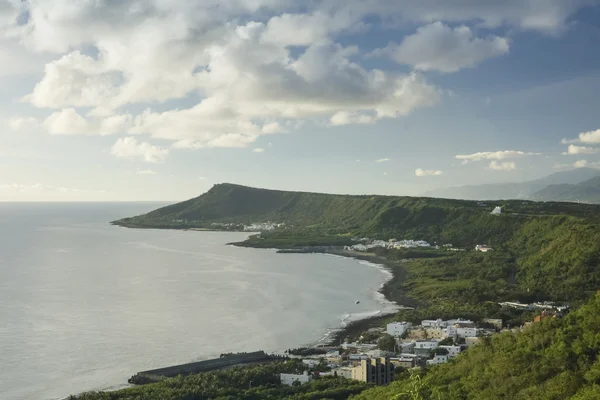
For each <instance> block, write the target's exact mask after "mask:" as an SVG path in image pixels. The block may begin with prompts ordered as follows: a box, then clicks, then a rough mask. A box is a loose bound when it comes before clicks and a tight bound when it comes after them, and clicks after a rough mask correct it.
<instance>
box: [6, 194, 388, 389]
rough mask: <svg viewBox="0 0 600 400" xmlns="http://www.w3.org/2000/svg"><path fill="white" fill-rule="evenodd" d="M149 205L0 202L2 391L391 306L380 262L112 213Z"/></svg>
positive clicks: (317, 327)
mask: <svg viewBox="0 0 600 400" xmlns="http://www.w3.org/2000/svg"><path fill="white" fill-rule="evenodd" d="M156 207H157V204H148V203H121V204H117V203H112V204H107V203H104V204H90V203H87V204H86V203H75V204H64V203H63V204H35V203H29V204H15V203H4V204H3V203H0V399H41V400H43V399H57V398H62V397H64V396H67V395H69V394H75V393H79V392H81V391H86V390H100V389H110V388H116V387H121V386H123V385H126V383H127V379H128V378H129V377H130V376H131V375H133V374H134V373H135V372H137V371H140V370H145V369H150V368H155V367H162V366H167V365H172V364H177V363H184V362H189V361H194V360H201V359H206V358H210V357H215V356H218V355H219V354H220V353H222V352H229V351H233V352H235V351H255V350H260V349H263V350H266V351H281V350H284V349H287V348H290V347H297V346H300V345H303V344H309V343H313V342H316V341H318V340H320V339H322V338H323V336H324V335H325V334H327V332H328V329H331V328H337V327H339V326H341V324H342V323H343V321H347V320H349V319H356V318H361V317H364V316H367V315H371V314H373V313H376V312H377V311H379V310H381V311H386V310H389V309H390V307H391V306H390V304H389V303H386V302H385V301H384V300H383V299H382V298H381V296H380V295H378V294H377V293H376V291H377V290H378V289H379V288H380V286H381V285H382V284H383V283H384V282H385V280H386V279H387V278H388V275H387V273H386V272H384V271H381V270H379V269H377V268H376V267H375V266H372V265H369V264H367V263H359V262H357V261H354V260H350V259H344V258H339V257H333V256H327V255H303V254H302V255H294V254H276V253H275V252H274V251H272V250H256V249H244V248H235V247H232V246H226V245H225V244H226V243H228V242H231V241H238V240H241V239H243V238H244V237H245V236H246V235H245V234H243V233H217V232H183V231H166V230H135V229H125V228H119V227H113V226H111V225H109V224H108V223H107V222H108V221H111V220H114V219H116V218H119V217H123V216H130V215H134V214H140V213H143V212H146V211H149V210H151V209H153V208H156ZM356 300H360V304H355V301H356Z"/></svg>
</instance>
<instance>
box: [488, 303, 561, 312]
mask: <svg viewBox="0 0 600 400" xmlns="http://www.w3.org/2000/svg"><path fill="white" fill-rule="evenodd" d="M498 304H499V305H501V306H503V307H510V308H516V309H517V310H529V311H533V310H548V311H557V312H563V311H565V310H567V309H568V308H569V306H568V305H567V304H556V303H553V302H551V301H543V302H536V303H519V302H518V301H505V302H502V303H498Z"/></svg>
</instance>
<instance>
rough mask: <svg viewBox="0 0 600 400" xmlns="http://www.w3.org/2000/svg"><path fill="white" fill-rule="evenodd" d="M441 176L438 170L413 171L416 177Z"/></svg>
mask: <svg viewBox="0 0 600 400" xmlns="http://www.w3.org/2000/svg"><path fill="white" fill-rule="evenodd" d="M442 174H443V172H442V171H440V170H433V169H421V168H417V169H415V175H416V176H440V175H442Z"/></svg>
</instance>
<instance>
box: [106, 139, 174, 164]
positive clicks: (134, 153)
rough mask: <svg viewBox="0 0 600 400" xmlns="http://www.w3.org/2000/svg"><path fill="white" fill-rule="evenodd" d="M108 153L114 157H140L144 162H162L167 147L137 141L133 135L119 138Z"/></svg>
mask: <svg viewBox="0 0 600 400" xmlns="http://www.w3.org/2000/svg"><path fill="white" fill-rule="evenodd" d="M110 153H111V154H112V155H114V156H116V157H122V158H130V159H141V160H143V161H146V162H152V163H157V162H162V161H164V159H165V157H166V156H167V155H168V154H169V150H168V149H163V148H162V147H159V146H154V145H151V144H149V143H146V142H141V143H138V141H137V140H136V139H135V138H133V137H126V138H120V139H118V140H117V141H116V143H115V144H114V145H113V146H112V148H111V150H110Z"/></svg>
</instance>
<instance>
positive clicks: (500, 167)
mask: <svg viewBox="0 0 600 400" xmlns="http://www.w3.org/2000/svg"><path fill="white" fill-rule="evenodd" d="M488 168H489V169H493V170H495V171H513V170H515V169H517V165H516V164H515V163H514V162H513V161H505V162H498V161H492V162H491V163H490V165H489V166H488Z"/></svg>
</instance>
